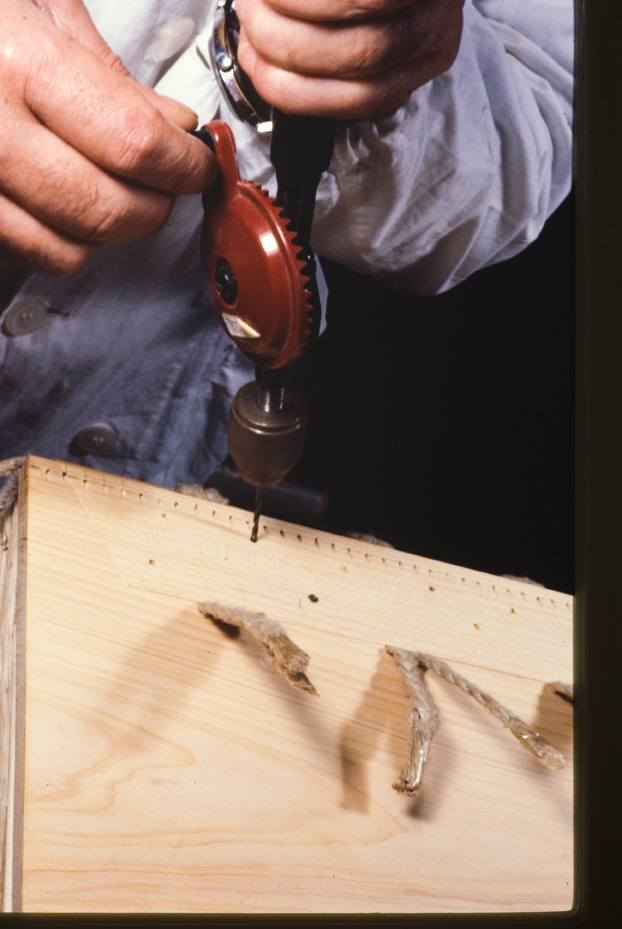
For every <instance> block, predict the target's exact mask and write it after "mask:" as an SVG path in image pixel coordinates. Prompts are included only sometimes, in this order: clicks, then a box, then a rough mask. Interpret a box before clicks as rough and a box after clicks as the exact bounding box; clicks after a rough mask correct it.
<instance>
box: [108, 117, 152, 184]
mask: <svg viewBox="0 0 622 929" xmlns="http://www.w3.org/2000/svg"><path fill="white" fill-rule="evenodd" d="M161 144H162V130H161V128H160V127H159V120H158V118H157V114H156V113H155V112H154V113H153V114H147V113H145V112H144V111H143V110H141V109H139V108H138V107H132V108H130V109H128V110H126V111H125V113H124V114H123V117H122V119H121V121H120V124H119V126H118V127H115V132H114V138H113V140H112V146H111V159H112V161H113V163H114V164H115V165H116V166H117V170H118V172H119V173H120V174H124V175H128V176H133V175H135V174H139V173H140V172H141V171H143V170H146V169H148V168H149V167H150V166H151V165H152V164H153V163H154V161H155V159H156V157H157V154H158V152H159V150H160V146H161Z"/></svg>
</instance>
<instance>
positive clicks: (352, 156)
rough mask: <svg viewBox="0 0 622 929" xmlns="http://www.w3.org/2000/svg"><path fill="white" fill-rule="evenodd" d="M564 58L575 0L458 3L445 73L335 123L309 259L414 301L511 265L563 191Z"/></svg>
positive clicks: (566, 141)
mask: <svg viewBox="0 0 622 929" xmlns="http://www.w3.org/2000/svg"><path fill="white" fill-rule="evenodd" d="M573 61H574V8H573V2H572V0H467V2H466V3H465V7H464V31H463V38H462V43H461V48H460V52H459V54H458V57H457V59H456V61H455V63H454V65H453V67H452V68H451V69H450V70H449V71H448V72H447V73H445V74H442V75H440V76H439V77H437V78H436V79H434V80H433V81H431V82H430V83H428V84H426V85H424V86H423V87H421V88H419V89H418V90H417V91H416V92H415V93H413V95H412V96H411V98H410V100H409V101H408V103H407V104H406V105H405V106H404V107H402V108H401V109H400V110H399V111H398V112H397V113H395V114H393V115H392V116H390V117H386V118H383V119H379V120H375V121H363V120H360V121H354V122H350V123H347V124H342V125H341V126H340V128H339V135H338V140H337V145H336V148H335V153H334V157H333V162H332V165H331V171H330V173H329V175H328V176H327V177H326V178H325V180H324V182H323V184H322V186H321V188H320V192H319V196H318V205H317V212H316V225H315V233H314V242H313V244H314V246H315V249H316V250H317V251H318V253H319V254H321V255H325V256H326V257H329V258H331V259H333V260H335V261H338V262H340V263H342V264H344V265H346V266H348V267H350V268H352V269H353V270H355V271H358V272H361V273H365V274H373V275H375V276H376V277H379V278H380V279H383V280H385V281H386V282H387V283H389V284H391V285H393V286H396V287H398V288H400V289H403V290H406V291H408V292H411V293H415V294H421V295H425V294H434V293H439V292H441V291H444V290H448V289H449V288H450V287H452V286H454V285H455V284H457V283H459V282H460V281H462V280H464V279H465V278H467V277H468V276H469V275H471V274H472V273H473V272H475V271H477V270H479V269H480V268H483V267H486V266H487V265H491V264H494V263H496V262H499V261H503V260H505V259H507V258H510V257H511V256H513V255H515V254H517V253H518V252H519V251H521V250H522V249H523V248H525V247H526V246H527V245H528V244H529V243H530V242H532V241H533V240H534V239H535V238H536V237H537V236H538V235H539V233H540V231H541V229H542V226H543V225H544V223H545V221H546V219H547V218H548V216H549V215H550V214H551V213H552V212H553V211H554V210H555V209H556V208H557V206H558V205H559V204H560V203H561V202H562V200H563V199H564V198H565V197H566V196H567V194H568V192H569V190H570V185H571V180H572V102H573V86H574V82H573Z"/></svg>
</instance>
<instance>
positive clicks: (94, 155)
mask: <svg viewBox="0 0 622 929" xmlns="http://www.w3.org/2000/svg"><path fill="white" fill-rule="evenodd" d="M0 87H1V88H2V94H1V95H0V126H1V127H2V132H1V134H0V264H4V265H5V266H6V264H7V263H11V262H15V263H16V264H17V265H22V266H23V265H26V266H27V267H29V268H32V269H33V270H38V271H42V272H44V273H47V274H52V275H64V274H70V273H71V272H73V271H75V270H76V269H77V268H79V267H80V266H81V265H82V264H83V263H84V262H85V261H86V260H87V259H88V258H89V256H90V255H91V254H92V253H93V251H94V250H95V249H96V248H97V247H98V246H99V245H100V244H101V243H103V242H128V241H131V240H133V239H138V238H141V237H143V236H146V235H149V234H150V233H152V232H155V231H156V230H157V229H159V228H160V226H162V225H163V223H164V222H165V221H166V219H167V218H168V215H169V213H170V210H171V208H172V205H173V200H174V196H175V195H176V194H190V193H198V192H200V191H202V190H204V189H205V188H206V187H207V186H208V185H209V183H210V182H211V181H212V180H213V178H214V176H215V174H216V172H217V167H216V162H215V158H214V156H213V155H212V153H211V152H210V151H209V149H208V148H207V147H206V146H205V145H204V144H203V143H202V142H200V141H199V140H198V139H195V138H194V137H193V136H191V135H189V134H188V130H190V129H193V128H194V127H195V126H196V120H197V118H196V116H195V114H194V113H193V112H192V111H191V110H189V109H187V108H186V107H184V106H182V105H181V104H178V103H176V102H175V101H171V100H168V99H167V98H163V97H160V96H158V95H157V94H156V93H155V91H153V90H151V89H150V88H147V87H144V86H142V85H140V84H138V83H137V82H136V81H135V80H134V79H133V78H132V77H131V76H130V75H129V73H128V72H127V71H126V69H125V68H124V67H123V65H122V63H121V61H120V60H119V59H118V58H116V57H115V56H114V55H113V53H112V52H111V51H110V49H109V48H108V46H107V45H106V44H105V42H104V40H103V39H102V37H101V36H100V35H99V33H98V32H97V30H96V29H95V26H94V25H93V22H92V20H91V19H90V17H89V14H88V12H87V11H86V9H85V7H84V5H83V3H82V0H2V8H1V10H0Z"/></svg>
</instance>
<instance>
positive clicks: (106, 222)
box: [80, 189, 174, 243]
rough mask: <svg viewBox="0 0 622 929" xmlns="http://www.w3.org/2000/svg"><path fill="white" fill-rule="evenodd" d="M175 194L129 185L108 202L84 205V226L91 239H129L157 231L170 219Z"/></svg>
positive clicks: (115, 240)
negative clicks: (128, 187)
mask: <svg viewBox="0 0 622 929" xmlns="http://www.w3.org/2000/svg"><path fill="white" fill-rule="evenodd" d="M173 199H174V198H173V197H172V196H168V195H166V194H159V193H155V192H151V191H149V192H144V193H143V192H141V193H137V192H134V191H131V190H129V189H128V192H127V194H125V195H119V196H116V197H115V198H113V199H111V200H109V201H108V203H107V204H102V203H100V202H98V203H97V204H90V205H86V204H85V205H84V206H83V208H82V211H81V216H80V221H81V227H82V228H83V229H84V233H83V235H84V237H85V238H86V239H87V240H88V241H89V242H117V243H119V242H129V241H132V240H134V239H138V238H142V237H143V236H146V235H151V233H153V232H157V230H158V229H160V228H161V226H163V225H164V223H165V222H166V220H167V219H168V217H169V215H170V212H171V209H172V206H173Z"/></svg>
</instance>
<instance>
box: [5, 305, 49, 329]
mask: <svg viewBox="0 0 622 929" xmlns="http://www.w3.org/2000/svg"><path fill="white" fill-rule="evenodd" d="M47 315H48V307H47V304H46V302H45V300H42V299H41V297H22V298H21V299H20V300H16V301H15V303H14V304H13V306H12V307H11V308H10V310H9V311H8V312H7V313H6V315H5V317H4V319H3V320H2V329H3V331H4V332H5V333H6V334H7V335H13V336H19V335H30V333H31V332H36V331H37V329H39V328H40V327H41V326H42V325H43V323H44V322H45V321H46V319H47Z"/></svg>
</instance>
